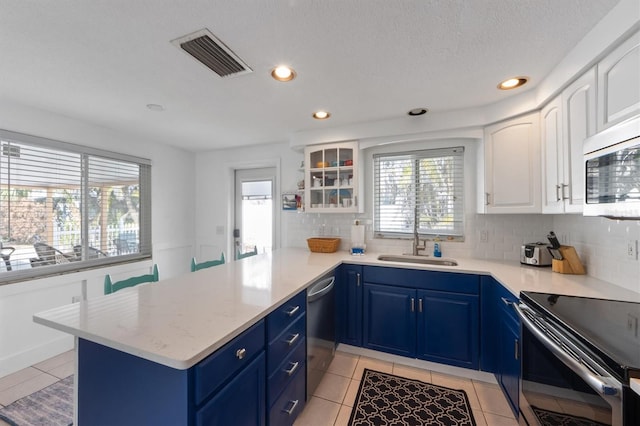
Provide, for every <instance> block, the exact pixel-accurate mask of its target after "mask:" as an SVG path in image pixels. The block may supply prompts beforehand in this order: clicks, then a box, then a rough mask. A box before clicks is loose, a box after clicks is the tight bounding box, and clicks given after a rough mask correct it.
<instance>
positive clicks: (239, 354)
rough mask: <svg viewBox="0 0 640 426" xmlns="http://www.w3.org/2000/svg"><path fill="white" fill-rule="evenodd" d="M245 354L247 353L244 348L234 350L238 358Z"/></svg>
mask: <svg viewBox="0 0 640 426" xmlns="http://www.w3.org/2000/svg"><path fill="white" fill-rule="evenodd" d="M246 354H247V350H246V349H245V348H242V349H238V350H237V351H236V357H237V358H238V359H242V358H244V356H245V355H246Z"/></svg>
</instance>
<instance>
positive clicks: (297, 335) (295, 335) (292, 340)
mask: <svg viewBox="0 0 640 426" xmlns="http://www.w3.org/2000/svg"><path fill="white" fill-rule="evenodd" d="M299 337H300V333H296V334H294V335H293V336H291V338H290V339H289V340H285V341H284V342H285V343H286V344H287V345H289V346H291V345H293V344H294V343H295V341H296V340H298V338H299Z"/></svg>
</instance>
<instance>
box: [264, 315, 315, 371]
mask: <svg viewBox="0 0 640 426" xmlns="http://www.w3.org/2000/svg"><path fill="white" fill-rule="evenodd" d="M306 319H307V316H306V315H302V316H300V317H299V318H298V319H297V320H295V322H294V323H293V324H291V326H290V327H289V328H287V329H286V330H285V331H284V332H282V333H281V334H280V335H279V336H278V337H276V338H275V339H274V340H273V341H272V342H271V343H269V347H268V350H267V375H271V374H272V373H273V372H274V371H275V369H276V368H277V367H278V365H280V363H281V362H282V361H283V360H284V359H285V358H286V357H287V356H288V355H289V354H290V353H291V352H293V350H294V349H295V348H296V345H297V344H298V342H300V341H301V340H302V339H304V337H305V335H306V332H307V321H306Z"/></svg>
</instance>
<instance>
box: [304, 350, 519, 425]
mask: <svg viewBox="0 0 640 426" xmlns="http://www.w3.org/2000/svg"><path fill="white" fill-rule="evenodd" d="M365 368H369V369H372V370H377V371H382V372H387V373H392V374H395V375H397V376H402V377H406V378H409V379H417V380H421V381H423V382H427V383H433V384H435V385H440V386H445V387H448V388H452V389H463V390H464V391H465V392H466V393H467V397H468V398H469V404H470V405H471V410H472V412H473V417H474V418H475V420H476V424H477V425H478V426H494V425H495V426H502V425H504V426H517V425H518V422H517V421H516V419H515V418H514V417H513V414H512V412H511V409H510V408H509V405H508V403H507V400H506V399H505V397H504V395H503V394H502V391H501V390H500V388H499V387H498V385H496V384H491V383H486V382H482V381H477V380H472V379H465V378H461V377H458V376H452V375H448V374H443V373H439V372H435V371H430V370H424V369H420V368H415V367H408V366H405V365H402V364H397V363H393V362H389V361H380V360H376V359H373V358H368V357H365V356H359V355H354V354H350V353H346V352H340V351H338V352H336V356H335V358H334V359H333V362H332V363H331V365H330V366H329V369H328V371H327V373H326V374H325V376H324V378H323V379H322V382H320V384H319V385H318V389H316V391H315V392H314V395H313V397H312V398H311V399H310V400H309V401H308V402H307V405H306V407H305V409H304V410H303V412H302V413H301V414H300V417H298V419H297V420H296V422H295V424H294V426H331V425H335V426H343V425H346V424H347V423H348V422H349V417H350V416H351V408H352V407H353V404H354V402H355V399H356V395H357V393H358V388H359V386H360V379H361V378H362V372H363V370H364V369H365Z"/></svg>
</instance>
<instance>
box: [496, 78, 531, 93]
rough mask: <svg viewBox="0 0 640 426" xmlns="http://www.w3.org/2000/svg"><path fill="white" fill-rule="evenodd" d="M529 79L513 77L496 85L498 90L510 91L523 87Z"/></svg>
mask: <svg viewBox="0 0 640 426" xmlns="http://www.w3.org/2000/svg"><path fill="white" fill-rule="evenodd" d="M527 81H529V79H528V78H527V77H513V78H510V79H508V80H505V81H503V82H501V83H500V84H498V89H500V90H511V89H515V88H516V87H520V86H522V85H524V84H525V83H526V82H527Z"/></svg>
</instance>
